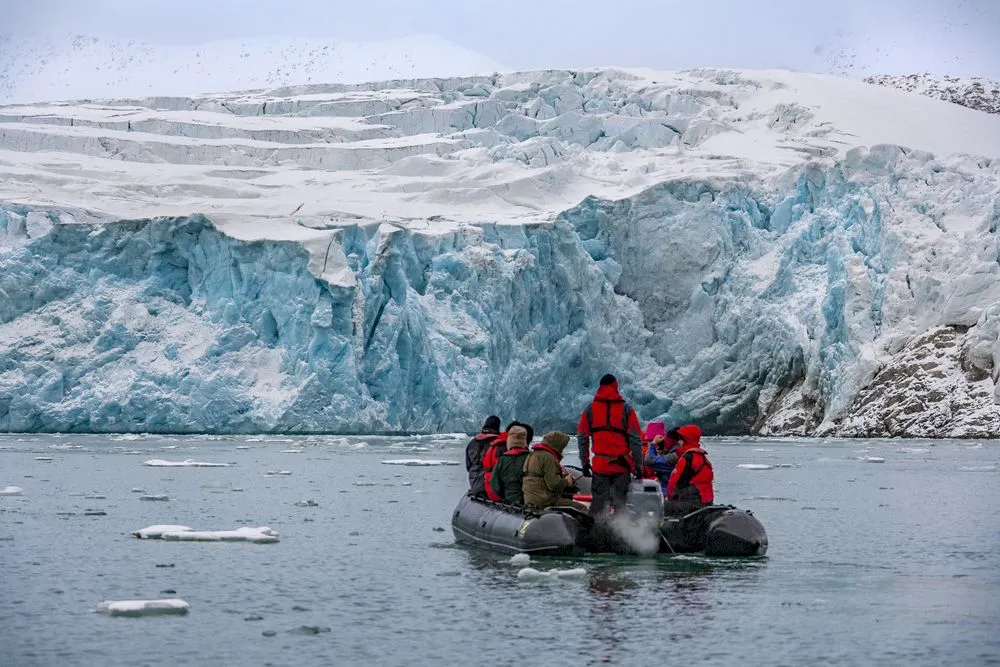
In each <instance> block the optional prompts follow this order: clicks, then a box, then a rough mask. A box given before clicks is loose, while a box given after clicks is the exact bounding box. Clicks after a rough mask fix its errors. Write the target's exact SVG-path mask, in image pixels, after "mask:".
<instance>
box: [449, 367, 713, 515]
mask: <svg viewBox="0 0 1000 667" xmlns="http://www.w3.org/2000/svg"><path fill="white" fill-rule="evenodd" d="M500 424H501V422H500V418H499V417H497V416H495V415H491V416H490V417H488V418H487V419H486V422H485V423H484V424H483V427H482V429H481V430H480V432H479V433H477V434H476V435H474V436H473V437H472V439H471V440H470V441H469V443H468V445H467V446H466V449H465V467H466V470H468V473H469V493H470V494H471V495H473V496H476V497H481V498H486V499H489V500H492V501H494V502H503V503H508V504H511V505H519V506H525V507H528V508H530V509H533V510H536V511H540V510H542V509H545V508H547V507H558V506H569V507H575V508H577V509H579V510H585V509H587V508H586V507H585V506H583V505H581V504H580V503H578V502H576V501H574V500H573V493H574V491H575V490H576V487H577V481H578V480H579V479H580V477H589V478H591V502H590V508H589V513H590V515H591V516H592V517H595V518H598V517H603V516H606V515H607V514H608V513H609V512H612V511H614V512H619V511H623V510H624V508H625V502H626V497H627V495H628V490H629V485H630V483H631V481H632V479H633V478H634V479H637V480H641V479H656V480H657V481H659V483H660V485H661V487H662V488H663V495H664V498H666V499H667V502H666V503H665V505H664V511H665V512H667V513H668V514H684V513H686V512H688V511H691V510H692V509H697V508H698V507H701V506H703V505H710V504H712V502H713V501H714V491H713V488H712V486H713V481H714V474H713V472H712V464H711V462H710V461H709V460H708V455H707V453H706V452H705V450H704V449H703V448H702V446H701V429H700V428H699V427H698V426H696V425H694V424H687V425H684V426H680V427H679V428H676V429H672V430H669V431H668V430H666V428H665V425H664V424H663V423H662V422H651V423H650V424H648V425H647V428H646V429H645V430H643V429H642V428H641V426H640V424H639V418H638V416H637V415H636V412H635V410H634V409H633V408H632V406H631V405H629V404H628V402H626V401H625V399H624V398H622V395H621V393H620V391H619V389H618V380H617V379H616V378H615V376H613V375H610V374H608V375H605V376H604V377H602V378H601V380H600V383H599V386H598V388H597V392H596V393H595V394H594V398H593V400H592V401H591V402H590V403H589V404H588V405H587V406H586V408H584V410H583V412H582V413H581V414H580V421H579V423H578V424H577V429H576V440H577V446H578V448H579V450H580V463H581V467H582V473H581V474H580V475H579V476H577V475H574V474H573V473H572V472H571V471H570V470H569V469H567V468H566V467H565V466H563V464H562V456H563V451H564V450H565V449H566V445H568V444H569V441H570V436H568V435H567V434H565V433H563V432H561V431H551V432H549V433H546V434H545V436H544V437H542V439H541V441H540V442H538V443H537V444H534V445H532V439H533V437H534V430H533V429H532V428H531V426H530V425H529V424H522V423H520V422H517V421H514V422H511V423H510V424H508V425H507V427H506V428H505V429H504V430H502V431H501V430H500Z"/></svg>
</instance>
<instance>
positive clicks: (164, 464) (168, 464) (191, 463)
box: [142, 459, 229, 468]
mask: <svg viewBox="0 0 1000 667" xmlns="http://www.w3.org/2000/svg"><path fill="white" fill-rule="evenodd" d="M142 465H144V466H152V467H154V468H226V467H228V466H229V464H228V463H207V462H205V461H195V460H193V459H185V460H183V461H164V460H163V459H150V460H149V461H144V462H143V464H142Z"/></svg>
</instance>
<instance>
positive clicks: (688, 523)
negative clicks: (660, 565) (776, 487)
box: [660, 505, 768, 556]
mask: <svg viewBox="0 0 1000 667" xmlns="http://www.w3.org/2000/svg"><path fill="white" fill-rule="evenodd" d="M660 538H661V540H660V541H661V544H660V551H661V552H665V553H694V552H703V553H704V554H705V555H706V556H763V555H764V554H766V553H767V546H768V543H767V532H766V531H765V530H764V526H763V524H761V522H760V521H759V520H758V519H757V517H755V516H754V515H753V512H751V511H749V510H742V509H738V508H736V507H732V506H731V505H709V506H707V507H702V508H700V509H697V510H695V511H693V512H690V513H688V514H686V515H684V516H678V517H672V516H667V517H666V518H665V519H664V520H663V523H661V524H660Z"/></svg>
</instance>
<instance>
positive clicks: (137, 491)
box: [132, 486, 146, 493]
mask: <svg viewBox="0 0 1000 667" xmlns="http://www.w3.org/2000/svg"><path fill="white" fill-rule="evenodd" d="M132 493H146V489H143V488H140V487H138V486H134V487H132Z"/></svg>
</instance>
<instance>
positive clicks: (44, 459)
mask: <svg viewBox="0 0 1000 667" xmlns="http://www.w3.org/2000/svg"><path fill="white" fill-rule="evenodd" d="M35 460H36V461H51V460H52V457H51V456H36V457H35Z"/></svg>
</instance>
